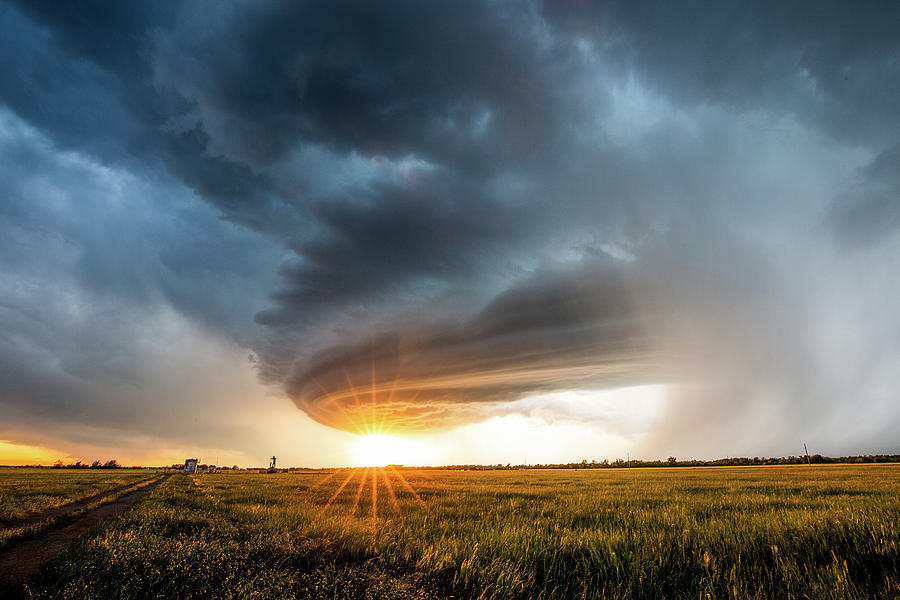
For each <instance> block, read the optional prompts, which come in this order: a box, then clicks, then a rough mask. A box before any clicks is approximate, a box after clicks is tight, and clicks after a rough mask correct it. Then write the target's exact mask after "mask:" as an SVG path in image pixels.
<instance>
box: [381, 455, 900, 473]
mask: <svg viewBox="0 0 900 600" xmlns="http://www.w3.org/2000/svg"><path fill="white" fill-rule="evenodd" d="M808 462H809V464H813V465H826V464H829V465H830V464H857V463H896V462H900V454H867V455H863V456H838V457H834V456H822V455H821V454H812V455H810V456H809V458H808ZM805 464H807V457H806V456H781V457H765V456H763V457H760V456H754V457H753V458H747V457H743V456H741V457H733V458H717V459H715V460H696V459H690V460H678V459H677V458H675V457H674V456H670V457H668V458H667V459H665V460H637V459H634V460H622V459H621V458H617V459H616V460H613V461H609V460H602V461H596V460H591V461H588V460H582V461H581V462H571V463H549V464H533V465H532V464H529V465H525V464H520V465H514V464H510V463H506V464H505V465H504V464H502V463H498V464H496V465H447V466H442V467H429V468H434V469H445V470H510V471H514V470H521V469H622V468H631V467H634V468H648V467H650V468H664V467H737V466H748V467H751V466H764V465H805ZM394 466H395V467H397V468H407V467H403V466H402V465H394ZM408 468H413V467H408Z"/></svg>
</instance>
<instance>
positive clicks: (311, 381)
mask: <svg viewBox="0 0 900 600" xmlns="http://www.w3.org/2000/svg"><path fill="white" fill-rule="evenodd" d="M647 326H648V324H647V323H646V322H645V321H644V320H643V318H642V315H640V314H639V313H638V312H637V310H636V307H635V306H634V305H633V304H632V301H631V299H630V297H629V290H628V287H627V285H626V282H625V280H624V278H623V276H622V273H621V272H619V270H618V269H616V267H614V266H606V268H601V267H599V266H597V265H594V266H592V268H589V269H580V270H577V271H572V272H568V273H564V274H560V273H548V274H541V275H540V276H538V277H536V278H534V279H532V280H531V281H529V282H528V283H527V284H525V285H520V286H517V287H515V288H512V289H510V290H507V291H506V292H504V293H503V294H501V295H500V296H498V297H497V298H495V299H494V300H493V301H491V302H490V303H489V304H488V305H487V307H485V308H484V309H483V310H482V311H481V312H480V313H479V314H478V315H477V316H476V317H475V318H474V319H472V320H471V321H469V322H467V323H465V324H462V325H459V326H447V327H444V328H441V329H436V330H431V331H427V332H417V334H415V335H413V336H410V335H404V336H402V337H401V336H400V335H399V334H392V335H383V336H381V337H378V338H375V339H372V340H366V341H363V342H362V343H360V344H358V345H355V346H348V347H337V348H331V349H329V350H327V351H326V352H323V353H322V354H320V355H318V356H315V357H313V358H312V359H311V360H310V361H309V362H308V363H306V364H304V365H303V366H302V367H301V368H300V369H298V370H297V371H295V372H294V373H292V374H291V376H290V377H289V379H288V382H287V385H286V389H287V392H288V394H289V395H290V396H291V397H292V398H293V399H294V401H295V402H296V404H297V406H298V407H300V408H301V409H302V410H304V411H306V412H307V413H308V414H309V415H310V416H312V417H313V418H314V419H316V420H318V421H320V422H322V423H325V424H327V425H332V426H336V427H343V428H352V429H355V430H356V431H358V432H364V431H371V430H381V429H386V430H389V431H402V430H423V429H434V428H443V427H448V426H452V425H459V424H462V423H466V422H470V421H472V420H477V419H478V418H479V417H482V418H483V416H484V414H485V412H484V408H485V407H484V406H483V405H491V404H493V405H496V404H502V403H504V402H510V401H513V400H517V399H519V398H521V397H523V396H524V395H528V394H535V393H539V392H551V391H557V390H559V389H569V388H573V387H574V388H597V387H601V388H602V387H618V386H627V385H634V384H636V383H647V382H648V381H653V380H654V379H658V378H662V377H663V368H664V363H663V361H662V360H661V357H660V356H659V351H658V350H657V349H656V347H655V346H656V343H655V342H656V341H655V340H654V339H653V334H652V332H651V331H648V330H647ZM490 408H495V407H490Z"/></svg>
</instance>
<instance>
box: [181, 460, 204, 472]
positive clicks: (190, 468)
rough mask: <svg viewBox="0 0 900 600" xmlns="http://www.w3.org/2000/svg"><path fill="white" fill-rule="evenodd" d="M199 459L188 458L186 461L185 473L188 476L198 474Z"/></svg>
mask: <svg viewBox="0 0 900 600" xmlns="http://www.w3.org/2000/svg"><path fill="white" fill-rule="evenodd" d="M198 460H200V459H199V458H186V459H184V472H185V473H188V474H192V473H196V472H197V461H198Z"/></svg>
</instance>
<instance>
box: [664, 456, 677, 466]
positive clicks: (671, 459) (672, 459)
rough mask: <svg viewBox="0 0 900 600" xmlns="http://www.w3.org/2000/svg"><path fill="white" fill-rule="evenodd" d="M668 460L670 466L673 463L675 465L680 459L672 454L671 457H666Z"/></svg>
mask: <svg viewBox="0 0 900 600" xmlns="http://www.w3.org/2000/svg"><path fill="white" fill-rule="evenodd" d="M666 462H667V463H669V466H671V465H674V464H675V463H677V462H678V459H677V458H675V457H674V456H670V457H669V458H667V459H666Z"/></svg>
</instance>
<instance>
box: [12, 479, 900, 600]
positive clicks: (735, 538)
mask: <svg viewBox="0 0 900 600" xmlns="http://www.w3.org/2000/svg"><path fill="white" fill-rule="evenodd" d="M351 474H352V478H350V479H348V477H349V476H350V475H351ZM402 476H403V477H404V478H405V479H406V481H407V483H408V484H409V486H407V485H406V484H405V483H404V482H403V480H402V479H401V477H400V475H399V474H398V473H395V472H392V471H390V470H387V469H385V470H358V471H336V472H334V473H332V474H331V475H328V474H321V473H318V474H288V473H283V474H275V475H264V474H249V473H229V474H225V473H219V474H214V475H194V476H187V475H176V476H174V477H172V478H170V479H169V480H168V481H166V482H165V483H164V484H163V485H161V486H160V487H159V488H158V489H157V490H155V491H154V492H153V493H152V494H150V495H148V496H147V497H146V498H144V499H143V500H141V501H140V502H139V503H138V504H136V505H135V506H134V507H132V509H131V510H129V511H128V512H126V513H125V514H123V515H121V516H120V517H118V518H116V519H114V520H112V521H109V522H107V523H106V524H104V525H103V526H101V527H100V528H99V529H98V530H95V531H94V532H93V533H92V534H90V535H89V536H86V537H85V538H83V539H81V540H80V541H78V542H76V543H74V544H73V545H71V546H69V548H67V549H66V550H65V551H64V552H63V553H62V554H61V555H60V556H59V557H58V558H57V559H56V560H55V561H53V562H52V563H50V564H49V565H48V566H47V567H46V568H45V569H44V571H43V572H42V573H41V574H40V576H38V577H36V578H34V579H33V580H32V581H31V582H30V584H29V592H28V593H29V594H30V595H31V597H34V598H73V599H74V598H79V599H81V598H98V599H99V598H209V597H220V598H234V599H238V598H323V599H324V598H373V599H376V598H377V599H384V598H398V599H399V598H438V597H440V598H447V597H454V598H496V599H500V598H504V599H512V598H522V599H526V598H527V599H539V598H579V599H581V598H798V599H799V598H834V599H838V598H841V599H847V598H851V599H852V598H898V597H900V498H898V496H900V465H866V466H812V467H805V466H804V467H758V468H741V467H725V468H698V469H680V468H679V469H630V470H629V469H607V470H599V469H598V470H547V471H538V470H535V471H471V472H463V471H402ZM373 484H374V485H373Z"/></svg>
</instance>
